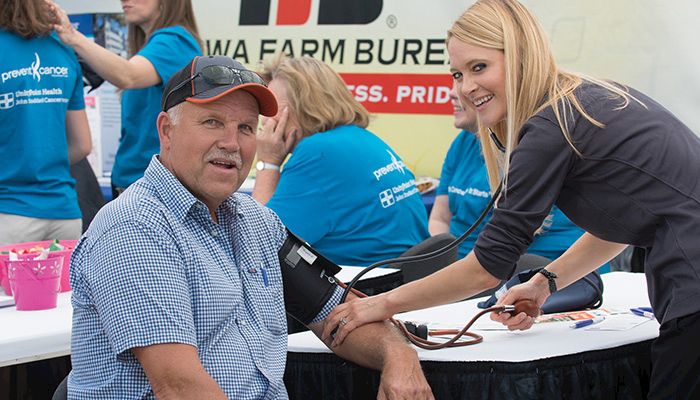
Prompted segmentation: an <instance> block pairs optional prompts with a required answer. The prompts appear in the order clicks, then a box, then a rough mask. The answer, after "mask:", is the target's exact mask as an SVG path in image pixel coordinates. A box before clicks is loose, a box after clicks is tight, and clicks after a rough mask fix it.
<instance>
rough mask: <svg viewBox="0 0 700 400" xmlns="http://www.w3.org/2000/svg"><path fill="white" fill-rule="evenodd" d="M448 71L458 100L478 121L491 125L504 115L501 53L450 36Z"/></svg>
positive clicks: (504, 102) (504, 99) (503, 67)
mask: <svg viewBox="0 0 700 400" xmlns="http://www.w3.org/2000/svg"><path fill="white" fill-rule="evenodd" d="M447 52H448V53H449V55H450V72H451V73H452V77H453V79H454V84H455V87H456V89H457V94H458V96H459V99H460V101H461V103H462V104H463V105H465V106H468V107H470V108H472V109H474V110H476V113H477V116H478V118H479V121H480V122H481V123H482V124H483V125H484V126H487V127H493V126H494V125H495V124H497V123H498V122H500V121H502V120H504V119H505V118H506V113H507V108H506V89H505V88H506V86H505V82H506V78H505V57H504V55H503V52H502V51H500V50H495V49H488V48H485V47H479V46H474V45H471V44H468V43H464V42H462V41H460V40H458V39H456V38H454V37H453V38H451V39H450V41H449V42H448V44H447Z"/></svg>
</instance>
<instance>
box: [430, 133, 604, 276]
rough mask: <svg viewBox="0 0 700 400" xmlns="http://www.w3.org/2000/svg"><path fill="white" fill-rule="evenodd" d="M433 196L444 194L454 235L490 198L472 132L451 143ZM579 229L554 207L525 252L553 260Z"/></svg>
mask: <svg viewBox="0 0 700 400" xmlns="http://www.w3.org/2000/svg"><path fill="white" fill-rule="evenodd" d="M437 195H438V196H439V195H447V197H448V202H449V208H450V212H451V213H452V220H451V221H450V233H451V234H452V235H453V236H455V237H459V236H460V235H462V234H463V233H464V232H465V231H466V230H467V229H468V228H469V227H470V226H471V225H472V224H473V223H474V221H476V219H477V218H478V217H479V215H480V214H481V212H482V211H483V209H484V207H486V205H487V203H488V202H489V200H490V199H491V189H490V186H489V182H488V175H487V173H486V165H485V162H484V156H483V154H482V153H481V144H480V143H479V139H478V138H477V136H476V135H475V134H473V133H471V132H467V131H462V132H461V133H460V134H459V135H458V136H457V138H456V139H455V140H454V141H453V142H452V145H451V146H450V149H449V150H448V152H447V156H446V157H445V162H444V164H443V166H442V172H441V174H440V185H439V186H438V189H437ZM490 216H491V213H490V212H489V215H488V216H487V218H486V219H485V220H484V222H482V224H481V225H480V226H479V228H478V229H476V230H475V231H474V232H472V234H471V235H469V236H468V237H467V238H466V239H465V240H464V242H462V244H461V245H460V247H459V253H458V254H459V257H460V258H462V257H465V256H466V255H467V254H468V253H469V252H470V251H471V250H472V248H473V247H474V243H475V242H476V239H477V237H478V236H479V233H480V232H481V229H482V228H483V227H484V225H485V224H486V223H487V222H488V219H489V218H490ZM583 232H584V231H583V230H582V229H581V228H579V227H578V226H576V225H574V224H573V223H572V222H571V221H570V220H569V219H568V218H567V217H566V215H564V214H563V213H562V212H561V210H559V209H558V208H557V207H556V206H554V207H552V210H551V212H550V213H549V215H548V216H547V218H545V221H544V223H543V224H542V226H541V227H540V230H539V233H538V234H537V235H535V238H534V241H533V242H532V244H531V245H530V247H529V248H528V251H527V252H528V253H531V254H537V255H540V256H543V257H546V258H548V259H550V260H554V259H556V258H558V257H559V256H560V255H562V253H564V251H566V250H567V249H568V248H569V246H571V245H572V244H573V243H574V242H575V241H576V240H578V238H579V237H581V235H582V234H583ZM608 270H609V266H608V265H607V264H606V265H605V266H604V267H602V268H601V272H603V271H606V272H607V271H608Z"/></svg>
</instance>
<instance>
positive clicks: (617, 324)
mask: <svg viewBox="0 0 700 400" xmlns="http://www.w3.org/2000/svg"><path fill="white" fill-rule="evenodd" d="M649 321H652V320H651V319H649V318H646V317H640V316H638V315H633V314H617V315H615V316H612V317H609V318H607V319H606V320H605V323H604V324H597V325H591V326H590V327H589V328H587V329H586V330H589V331H626V330H628V329H632V328H634V327H635V326H639V325H641V324H644V323H647V322H649Z"/></svg>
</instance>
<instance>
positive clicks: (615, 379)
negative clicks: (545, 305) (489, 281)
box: [284, 340, 652, 400]
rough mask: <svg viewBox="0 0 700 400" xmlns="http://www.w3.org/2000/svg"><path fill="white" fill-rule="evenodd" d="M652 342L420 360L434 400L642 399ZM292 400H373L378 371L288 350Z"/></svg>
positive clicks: (330, 356) (287, 375) (287, 377)
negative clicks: (521, 357) (497, 357)
mask: <svg viewBox="0 0 700 400" xmlns="http://www.w3.org/2000/svg"><path fill="white" fill-rule="evenodd" d="M651 343H652V340H648V341H644V342H639V343H633V344H629V345H625V346H621V347H616V348H612V349H606V350H598V351H591V352H585V353H579V354H572V355H567V356H561V357H554V358H549V359H543V360H537V361H531V362H519V363H510V362H437V361H424V362H422V363H421V364H422V366H423V370H424V371H425V375H426V377H427V379H428V382H429V383H430V386H431V388H432V389H433V393H434V394H435V398H436V399H437V400H452V399H489V400H500V399H581V400H584V399H585V400H588V399H645V398H646V395H647V393H648V390H649V376H650V372H651V359H650V348H651ZM284 381H285V384H286V386H287V390H288V392H289V397H290V399H292V400H295V399H297V400H302V399H304V400H311V399H357V400H368V399H375V398H376V393H377V388H378V387H379V373H378V372H376V371H372V370H369V369H366V368H363V367H359V366H357V365H355V364H353V363H350V362H346V361H344V360H342V359H340V358H338V357H337V356H335V355H334V354H327V353H315V354H314V353H288V355H287V368H286V370H285V376H284Z"/></svg>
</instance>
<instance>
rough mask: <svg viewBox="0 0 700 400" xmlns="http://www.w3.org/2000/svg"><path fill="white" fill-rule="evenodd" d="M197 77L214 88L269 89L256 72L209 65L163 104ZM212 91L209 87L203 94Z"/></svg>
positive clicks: (175, 90)
mask: <svg viewBox="0 0 700 400" xmlns="http://www.w3.org/2000/svg"><path fill="white" fill-rule="evenodd" d="M197 77H202V79H204V82H206V83H207V84H209V85H213V86H226V85H236V86H238V85H243V84H246V83H255V84H258V85H263V86H265V87H267V84H266V83H265V81H264V80H263V79H262V78H261V77H260V75H258V74H256V73H255V72H252V71H248V70H246V69H238V68H232V67H229V66H227V65H208V66H206V67H203V68H202V69H201V70H200V71H199V72H197V73H196V74H194V75H192V76H191V77H189V78H188V79H186V80H184V81H182V82H180V83H179V84H178V85H177V86H175V87H174V88H172V90H170V91H169V92H168V94H167V96H165V101H164V102H163V104H168V100H169V99H170V96H171V95H172V94H173V93H175V92H177V91H178V90H180V89H182V88H183V87H184V86H185V85H187V84H188V83H190V82H192V81H193V80H195V79H196V78H197ZM210 89H212V88H211V87H208V88H207V89H205V90H203V91H202V92H204V91H206V90H210ZM197 94H199V93H195V94H194V95H193V96H196V95H197Z"/></svg>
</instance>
